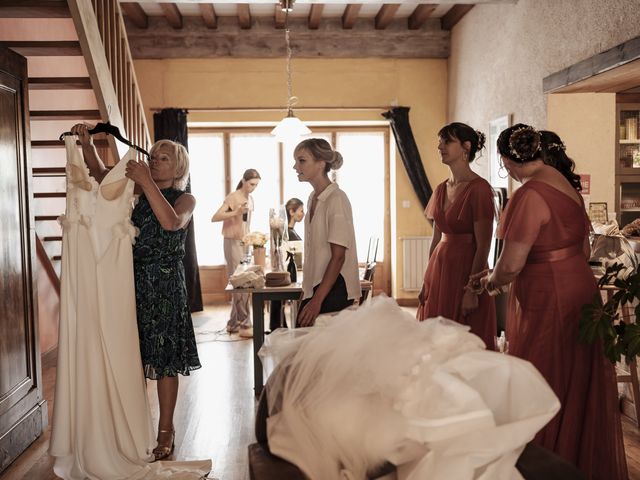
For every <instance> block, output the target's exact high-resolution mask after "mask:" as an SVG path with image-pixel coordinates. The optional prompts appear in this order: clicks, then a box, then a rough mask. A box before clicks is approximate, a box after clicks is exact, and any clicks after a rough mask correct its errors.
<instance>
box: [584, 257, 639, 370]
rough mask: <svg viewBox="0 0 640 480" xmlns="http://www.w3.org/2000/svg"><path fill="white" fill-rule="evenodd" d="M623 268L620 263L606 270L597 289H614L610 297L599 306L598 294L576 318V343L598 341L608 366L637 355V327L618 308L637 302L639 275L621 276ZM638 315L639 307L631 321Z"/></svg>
mask: <svg viewBox="0 0 640 480" xmlns="http://www.w3.org/2000/svg"><path fill="white" fill-rule="evenodd" d="M626 268H627V267H625V266H624V265H622V264H620V263H615V264H613V265H611V266H609V267H607V269H606V270H605V272H604V274H603V275H602V277H601V278H600V280H599V281H598V286H599V287H600V288H606V286H608V285H610V286H613V287H615V290H614V292H613V294H612V295H610V296H609V298H608V300H607V301H606V302H604V303H603V302H602V297H601V296H600V292H598V294H597V295H596V297H595V298H594V300H593V302H591V303H588V304H586V305H584V306H583V307H582V312H581V318H580V326H579V333H578V335H579V338H580V340H582V341H583V342H586V343H593V342H594V341H596V340H597V339H598V338H600V339H602V342H603V346H604V353H605V355H606V357H607V358H608V359H609V360H611V362H612V363H615V362H619V361H620V358H621V356H624V357H625V360H626V361H627V363H629V362H631V361H632V360H633V359H634V358H635V357H636V355H638V354H640V325H638V324H636V323H635V322H634V323H631V322H629V321H628V320H625V318H624V317H622V316H621V315H620V308H621V307H625V306H626V305H632V304H633V302H634V301H636V300H640V273H639V272H638V269H635V270H633V271H632V273H631V274H629V275H628V276H626V277H624V276H621V275H620V272H622V271H623V270H624V269H626ZM639 315H640V304H638V305H636V306H635V308H634V316H635V318H639Z"/></svg>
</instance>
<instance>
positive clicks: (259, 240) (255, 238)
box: [242, 232, 267, 267]
mask: <svg viewBox="0 0 640 480" xmlns="http://www.w3.org/2000/svg"><path fill="white" fill-rule="evenodd" d="M242 243H243V244H245V245H251V246H252V247H253V263H254V264H255V265H261V266H263V267H264V266H265V263H266V261H265V260H266V259H265V257H266V253H265V249H264V246H265V244H266V243H267V236H266V235H265V234H264V233H262V232H251V233H247V234H246V235H245V236H244V237H242Z"/></svg>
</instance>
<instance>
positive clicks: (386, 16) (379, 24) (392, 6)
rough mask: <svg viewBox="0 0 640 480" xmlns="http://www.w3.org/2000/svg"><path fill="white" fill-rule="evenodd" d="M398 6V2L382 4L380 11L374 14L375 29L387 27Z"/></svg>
mask: <svg viewBox="0 0 640 480" xmlns="http://www.w3.org/2000/svg"><path fill="white" fill-rule="evenodd" d="M399 8H400V4H398V3H385V4H384V5H382V7H381V8H380V11H379V12H378V14H377V15H376V20H375V25H376V30H384V29H385V28H387V27H388V26H389V24H390V23H391V21H392V20H393V17H394V16H395V14H396V12H397V11H398V9H399Z"/></svg>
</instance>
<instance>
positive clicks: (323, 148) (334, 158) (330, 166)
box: [293, 138, 343, 173]
mask: <svg viewBox="0 0 640 480" xmlns="http://www.w3.org/2000/svg"><path fill="white" fill-rule="evenodd" d="M300 150H307V151H308V152H309V153H310V154H311V155H312V156H313V158H314V159H315V160H316V161H323V162H325V163H326V165H325V168H324V171H325V173H328V172H329V170H338V169H339V168H340V167H341V166H342V162H343V159H342V155H341V154H340V152H338V151H336V150H334V149H333V148H331V145H329V142H327V141H326V140H325V139H324V138H307V139H306V140H303V141H301V142H300V143H299V144H298V145H297V146H296V148H295V150H294V151H293V154H294V155H295V154H296V153H298V152H299V151H300Z"/></svg>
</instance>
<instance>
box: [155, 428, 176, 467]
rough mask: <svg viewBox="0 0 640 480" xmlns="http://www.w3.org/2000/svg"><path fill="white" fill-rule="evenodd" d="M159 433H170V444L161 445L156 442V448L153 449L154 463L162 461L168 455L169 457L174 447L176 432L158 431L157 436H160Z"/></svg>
mask: <svg viewBox="0 0 640 480" xmlns="http://www.w3.org/2000/svg"><path fill="white" fill-rule="evenodd" d="M161 433H170V434H171V436H170V437H169V438H170V440H171V444H169V445H162V444H161V443H160V442H158V446H157V447H156V448H154V449H153V456H154V458H155V460H154V461H156V462H157V461H158V460H163V459H165V458H167V457H168V456H169V455H171V454H172V453H173V450H174V449H175V447H176V443H175V439H176V431H175V430H158V436H160V434H161Z"/></svg>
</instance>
